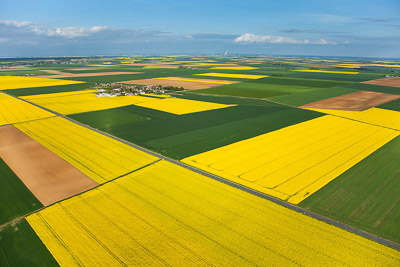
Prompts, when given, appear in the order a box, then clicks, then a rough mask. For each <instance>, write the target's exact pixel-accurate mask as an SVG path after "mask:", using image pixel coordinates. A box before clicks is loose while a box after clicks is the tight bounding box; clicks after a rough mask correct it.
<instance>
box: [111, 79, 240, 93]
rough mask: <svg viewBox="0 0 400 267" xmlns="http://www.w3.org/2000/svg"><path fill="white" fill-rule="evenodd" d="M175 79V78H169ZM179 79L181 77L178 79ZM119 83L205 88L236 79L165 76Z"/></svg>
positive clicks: (193, 88) (194, 88) (192, 88)
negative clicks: (163, 77)
mask: <svg viewBox="0 0 400 267" xmlns="http://www.w3.org/2000/svg"><path fill="white" fill-rule="evenodd" d="M170 79H176V80H170ZM179 79H182V81H180V80H179ZM185 80H193V81H185ZM196 81H201V82H196ZM119 83H125V84H139V85H162V86H177V87H181V86H182V87H183V88H185V89H191V90H196V89H205V88H210V87H215V86H221V85H223V83H229V84H231V83H237V82H236V81H225V80H210V79H197V78H195V79H193V78H181V77H165V79H162V78H158V79H143V80H131V81H123V82H119Z"/></svg>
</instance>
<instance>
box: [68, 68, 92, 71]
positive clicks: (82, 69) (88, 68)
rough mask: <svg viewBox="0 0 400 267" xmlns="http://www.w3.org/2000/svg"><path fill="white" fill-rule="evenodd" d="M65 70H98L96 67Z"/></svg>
mask: <svg viewBox="0 0 400 267" xmlns="http://www.w3.org/2000/svg"><path fill="white" fill-rule="evenodd" d="M67 70H76V71H80V70H98V68H73V69H67Z"/></svg>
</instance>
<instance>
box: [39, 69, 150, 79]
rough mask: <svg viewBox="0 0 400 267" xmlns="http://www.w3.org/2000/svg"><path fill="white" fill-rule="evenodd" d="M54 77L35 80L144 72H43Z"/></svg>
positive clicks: (41, 76)
mask: <svg viewBox="0 0 400 267" xmlns="http://www.w3.org/2000/svg"><path fill="white" fill-rule="evenodd" d="M41 71H45V72H47V73H49V74H53V75H40V76H35V78H50V79H51V78H69V77H91V76H107V75H121V74H140V73H143V72H126V71H119V72H91V73H67V72H62V71H58V70H41Z"/></svg>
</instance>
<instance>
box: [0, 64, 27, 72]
mask: <svg viewBox="0 0 400 267" xmlns="http://www.w3.org/2000/svg"><path fill="white" fill-rule="evenodd" d="M14 70H29V68H28V66H27V65H18V66H11V67H8V68H7V69H0V71H14Z"/></svg>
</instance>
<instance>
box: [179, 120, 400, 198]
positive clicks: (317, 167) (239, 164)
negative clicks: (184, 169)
mask: <svg viewBox="0 0 400 267" xmlns="http://www.w3.org/2000/svg"><path fill="white" fill-rule="evenodd" d="M397 135H399V132H398V131H395V130H391V129H386V128H382V127H377V126H373V125H369V124H364V123H360V122H355V121H351V120H347V119H343V118H338V117H334V116H323V117H320V118H317V119H313V120H310V121H306V122H303V123H299V124H296V125H292V126H289V127H286V128H283V129H280V130H277V131H274V132H270V133H267V134H263V135H260V136H257V137H253V138H250V139H247V140H243V141H240V142H237V143H234V144H231V145H228V146H225V147H221V148H218V149H215V150H211V151H208V152H204V153H202V154H198V155H195V156H192V157H188V158H185V159H183V160H182V162H184V163H187V164H189V165H192V166H195V167H197V168H199V169H202V170H205V171H207V172H210V173H213V174H216V175H219V176H221V177H223V178H226V179H229V180H232V181H234V182H237V183H240V184H243V185H245V186H248V187H250V188H254V189H256V190H259V191H261V192H264V193H267V194H270V195H272V196H275V197H277V198H280V199H283V200H287V201H288V202H290V203H294V204H297V203H299V202H301V201H302V200H303V199H305V198H307V197H309V196H310V195H312V194H313V193H314V192H316V191H317V190H319V189H320V188H321V187H323V186H325V185H326V184H327V183H329V182H330V181H331V180H333V179H335V178H336V177H337V176H339V175H340V174H342V173H343V172H345V171H346V170H347V169H349V168H351V167H352V166H354V165H355V164H356V163H358V162H359V161H361V160H362V159H364V158H365V157H367V156H368V155H369V154H371V153H372V152H374V151H375V150H377V149H378V148H379V147H381V146H382V145H384V144H385V143H387V142H389V141H390V140H391V139H393V138H395V137H396V136H397Z"/></svg>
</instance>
